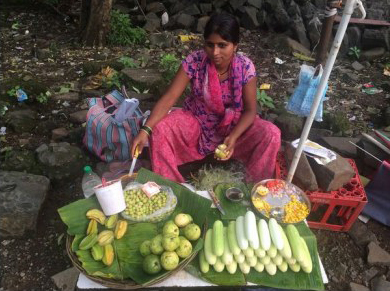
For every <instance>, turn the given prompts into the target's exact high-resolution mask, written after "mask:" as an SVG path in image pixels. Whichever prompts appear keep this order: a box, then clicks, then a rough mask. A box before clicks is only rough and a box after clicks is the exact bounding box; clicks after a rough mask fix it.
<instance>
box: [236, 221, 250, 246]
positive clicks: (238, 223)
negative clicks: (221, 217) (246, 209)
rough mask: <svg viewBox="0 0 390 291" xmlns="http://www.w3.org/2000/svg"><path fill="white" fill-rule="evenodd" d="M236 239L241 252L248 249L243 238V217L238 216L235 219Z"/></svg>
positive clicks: (246, 241)
mask: <svg viewBox="0 0 390 291" xmlns="http://www.w3.org/2000/svg"><path fill="white" fill-rule="evenodd" d="M236 238H237V243H238V246H239V247H240V249H241V250H246V249H247V248H248V245H249V243H248V240H247V239H246V237H245V230H244V217H243V216H239V217H237V219H236Z"/></svg>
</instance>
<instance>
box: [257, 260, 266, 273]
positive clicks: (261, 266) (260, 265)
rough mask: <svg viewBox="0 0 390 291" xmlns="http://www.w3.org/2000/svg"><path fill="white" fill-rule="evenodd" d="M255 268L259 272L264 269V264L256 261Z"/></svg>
mask: <svg viewBox="0 0 390 291" xmlns="http://www.w3.org/2000/svg"><path fill="white" fill-rule="evenodd" d="M255 270H256V271H257V272H259V273H261V272H263V271H264V265H263V264H262V263H261V262H260V261H257V264H256V266H255Z"/></svg>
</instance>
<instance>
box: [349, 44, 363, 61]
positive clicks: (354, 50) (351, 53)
mask: <svg viewBox="0 0 390 291" xmlns="http://www.w3.org/2000/svg"><path fill="white" fill-rule="evenodd" d="M360 53H361V51H360V49H359V48H358V47H357V46H353V47H350V48H349V50H348V55H349V56H351V57H354V58H356V59H357V60H358V59H359V58H360Z"/></svg>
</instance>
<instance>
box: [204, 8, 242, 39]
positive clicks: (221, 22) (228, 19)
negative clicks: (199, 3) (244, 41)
mask: <svg viewBox="0 0 390 291" xmlns="http://www.w3.org/2000/svg"><path fill="white" fill-rule="evenodd" d="M213 33H216V34H218V35H220V36H221V37H222V38H223V39H224V40H226V41H229V42H232V43H234V44H238V42H239V41H240V26H239V24H238V22H237V19H236V18H235V17H234V16H233V15H231V14H228V13H220V14H213V15H212V16H211V17H210V19H209V21H208V22H207V24H206V27H205V29H204V33H203V37H204V39H207V38H208V37H209V36H210V35H212V34H213Z"/></svg>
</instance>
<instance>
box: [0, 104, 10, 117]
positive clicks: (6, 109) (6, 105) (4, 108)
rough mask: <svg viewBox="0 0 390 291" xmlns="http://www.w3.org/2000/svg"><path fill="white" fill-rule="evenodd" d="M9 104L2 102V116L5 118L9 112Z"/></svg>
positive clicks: (0, 112)
mask: <svg viewBox="0 0 390 291" xmlns="http://www.w3.org/2000/svg"><path fill="white" fill-rule="evenodd" d="M8 105H9V104H8V103H7V102H1V104H0V116H4V115H5V114H6V113H7V111H8Z"/></svg>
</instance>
